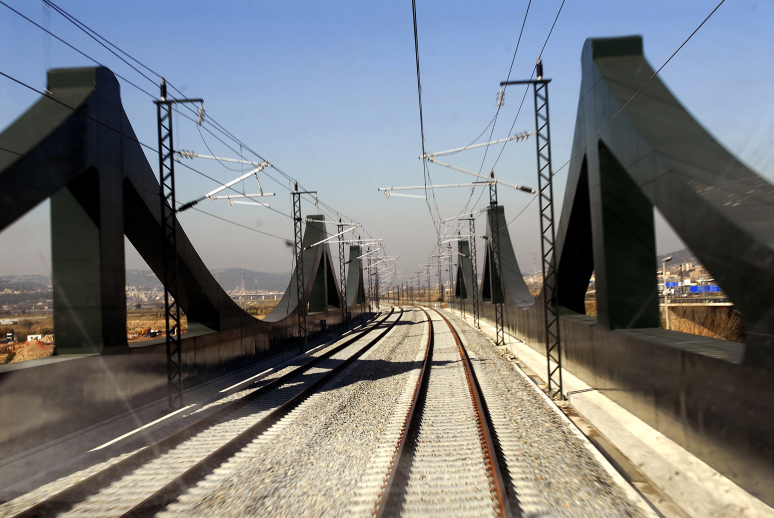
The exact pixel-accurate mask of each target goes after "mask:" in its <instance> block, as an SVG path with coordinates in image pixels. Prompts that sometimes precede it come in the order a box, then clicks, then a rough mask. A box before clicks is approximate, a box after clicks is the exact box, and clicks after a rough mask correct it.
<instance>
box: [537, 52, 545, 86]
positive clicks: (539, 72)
mask: <svg viewBox="0 0 774 518" xmlns="http://www.w3.org/2000/svg"><path fill="white" fill-rule="evenodd" d="M536 68H537V78H538V81H540V80H541V79H543V61H542V60H541V59H540V57H539V56H538V59H537V66H536Z"/></svg>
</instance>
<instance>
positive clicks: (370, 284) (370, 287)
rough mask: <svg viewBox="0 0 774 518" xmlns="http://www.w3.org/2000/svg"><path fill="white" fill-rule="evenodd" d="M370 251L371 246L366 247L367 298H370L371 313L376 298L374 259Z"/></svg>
mask: <svg viewBox="0 0 774 518" xmlns="http://www.w3.org/2000/svg"><path fill="white" fill-rule="evenodd" d="M370 252H371V247H370V246H369V247H367V248H366V253H368V295H367V298H368V312H369V313H370V312H371V304H372V302H373V300H374V283H373V271H372V270H371V264H372V262H373V261H372V260H371V254H370Z"/></svg>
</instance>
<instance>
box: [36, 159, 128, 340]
mask: <svg viewBox="0 0 774 518" xmlns="http://www.w3.org/2000/svg"><path fill="white" fill-rule="evenodd" d="M94 175H95V176H96V172H95V173H94ZM119 189H120V186H119ZM98 190H99V185H98V181H97V179H96V178H90V177H86V176H82V177H80V178H79V179H76V180H74V181H73V182H71V183H70V185H69V186H68V187H64V188H62V189H60V190H59V191H58V192H57V193H55V194H54V195H53V196H51V266H52V284H53V291H54V294H53V300H54V336H55V337H56V352H57V354H58V355H62V354H89V353H100V352H102V349H103V346H104V347H111V346H125V345H126V292H125V287H124V278H125V277H124V271H125V263H124V242H123V232H122V231H121V229H120V228H106V227H115V225H116V224H118V222H116V221H101V218H100V214H101V211H100V202H99V200H100V198H101V197H100V195H99V192H98ZM119 214H120V213H119Z"/></svg>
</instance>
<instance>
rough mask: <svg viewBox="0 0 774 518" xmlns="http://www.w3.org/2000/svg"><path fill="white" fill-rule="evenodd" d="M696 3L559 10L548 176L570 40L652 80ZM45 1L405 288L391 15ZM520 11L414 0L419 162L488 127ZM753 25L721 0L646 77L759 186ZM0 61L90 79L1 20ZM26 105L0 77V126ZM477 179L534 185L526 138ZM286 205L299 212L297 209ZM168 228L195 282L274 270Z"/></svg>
mask: <svg viewBox="0 0 774 518" xmlns="http://www.w3.org/2000/svg"><path fill="white" fill-rule="evenodd" d="M4 1H6V2H8V3H9V4H10V5H11V6H12V7H14V8H15V9H17V10H19V11H21V12H22V13H24V14H25V15H27V16H29V17H30V18H31V19H33V20H34V21H36V22H37V23H40V24H42V25H44V26H46V27H49V28H50V30H52V31H53V32H54V33H55V34H57V35H59V36H61V37H62V38H64V39H65V40H67V41H69V42H71V43H73V44H74V45H76V46H77V47H78V48H80V49H82V50H83V51H85V52H86V53H88V54H91V55H93V56H94V57H95V58H97V59H98V60H99V61H101V62H102V63H103V64H105V65H106V66H108V67H110V68H111V69H112V70H114V71H115V72H118V73H120V74H122V75H125V76H126V77H128V78H130V79H131V80H132V81H134V82H136V83H137V84H138V85H140V86H142V87H143V88H147V89H149V90H150V91H151V92H154V93H155V92H156V87H154V85H152V84H150V83H149V82H147V81H146V80H145V79H143V78H141V77H139V76H138V75H137V74H136V73H134V72H133V71H131V70H130V69H128V67H127V66H126V65H124V64H123V63H121V62H119V61H118V60H117V59H116V58H114V57H112V56H111V55H109V54H108V53H107V52H106V51H104V49H101V48H100V47H99V46H98V45H97V44H96V43H94V42H93V41H92V40H90V39H88V38H87V37H86V36H85V35H84V34H83V33H80V32H79V31H78V30H77V29H75V28H74V27H73V26H72V25H70V24H69V23H68V22H66V21H65V20H63V19H62V18H61V17H60V16H59V15H57V14H56V13H54V12H51V13H50V15H49V14H47V12H46V10H45V9H44V8H43V7H42V5H41V2H39V1H37V0H26V1H22V0H4ZM560 3H561V0H543V1H535V2H533V5H532V7H531V10H530V12H529V16H528V18H527V22H526V27H525V30H524V36H523V39H522V43H521V47H520V49H519V52H518V54H517V56H516V60H515V64H514V67H513V73H512V75H511V77H512V78H521V77H528V76H529V75H530V72H531V70H532V66H533V65H534V62H535V59H536V57H537V54H538V52H539V50H540V48H541V46H542V45H543V42H544V41H545V38H546V36H547V34H548V30H549V28H550V27H551V24H552V23H553V20H554V17H555V16H556V13H557V10H558V8H559V5H560ZM716 4H717V1H716V0H690V1H688V0H686V1H674V0H671V1H669V0H664V1H638V2H621V1H613V0H610V1H601V0H593V1H583V2H581V1H578V0H567V2H566V4H565V6H564V9H563V11H562V12H561V15H560V16H559V19H558V22H557V24H556V28H555V29H554V33H553V35H552V36H551V39H550V40H549V42H548V45H547V47H546V50H545V52H544V54H543V59H544V61H545V67H546V75H547V76H550V77H552V78H553V83H552V86H551V116H552V120H551V122H552V136H553V138H554V141H553V155H554V158H555V167H558V166H559V165H561V164H563V163H564V162H565V161H566V160H567V159H568V158H569V156H570V147H571V140H572V135H573V130H574V125H575V114H576V109H577V100H578V92H579V87H580V52H581V48H582V45H583V42H584V40H585V39H586V38H587V37H594V36H617V35H629V34H641V35H643V36H644V42H645V53H646V57H647V58H648V59H649V61H650V62H651V64H652V65H653V67H654V68H658V67H659V66H660V65H661V64H662V63H663V62H664V61H665V60H666V59H667V58H668V57H669V55H670V54H671V53H672V52H673V51H674V50H675V49H676V48H677V47H678V46H679V45H680V44H681V43H682V42H683V40H684V39H685V38H686V37H687V36H688V35H689V34H690V33H691V32H692V31H693V30H694V29H695V28H696V26H697V25H698V24H699V23H700V22H701V20H703V19H704V17H705V16H706V15H707V14H708V13H709V12H710V11H711V10H712V9H713V8H714V7H715V5H716ZM59 5H60V6H61V7H63V8H64V9H66V10H67V11H69V12H70V13H71V14H73V15H74V16H76V17H77V18H79V19H80V20H81V21H83V22H84V23H86V24H87V25H89V26H91V27H92V28H93V29H95V30H96V31H97V32H100V33H101V34H102V35H103V36H105V37H107V38H108V39H110V40H111V41H113V42H114V43H116V44H117V45H119V46H120V47H122V48H123V49H124V50H126V51H127V52H129V53H130V54H132V55H133V56H135V57H137V58H139V59H140V60H141V61H143V62H144V63H145V64H146V65H148V66H149V67H150V68H152V69H154V70H156V71H159V72H161V73H163V74H164V75H165V76H166V77H167V79H168V80H169V81H170V82H172V83H173V84H175V85H177V86H178V87H180V88H181V89H183V90H184V91H185V93H186V94H187V95H189V96H192V97H203V98H204V99H205V108H206V109H207V113H208V114H209V115H211V116H213V117H214V118H215V119H216V120H218V121H219V122H220V123H221V124H223V125H224V126H225V127H226V128H228V129H229V130H230V131H231V132H232V133H234V134H236V135H237V136H239V138H240V139H242V140H243V141H245V142H246V143H248V144H249V145H250V147H252V148H253V149H255V150H256V151H258V152H259V153H261V154H262V155H263V156H265V157H266V158H267V159H268V160H269V161H270V162H271V163H273V164H276V165H277V166H279V167H280V168H281V169H283V170H284V171H285V172H287V173H288V174H290V175H291V176H293V177H295V178H297V179H299V180H300V181H301V182H302V183H303V184H304V185H305V186H306V187H307V188H309V189H316V190H317V191H318V192H319V196H320V198H321V199H322V200H324V201H325V202H326V203H328V204H329V205H332V206H333V207H335V208H336V209H337V210H339V211H341V212H342V213H343V214H346V215H347V216H349V217H351V218H353V219H355V220H357V221H360V222H362V223H363V225H364V226H365V228H366V229H367V231H368V232H369V233H370V234H371V235H373V236H377V237H383V238H385V244H386V246H387V252H388V253H389V254H391V255H400V256H401V260H400V261H399V268H401V269H406V270H408V272H409V273H410V272H413V271H415V270H416V268H415V265H416V264H417V263H424V262H425V257H426V256H427V254H429V253H430V252H431V251H432V248H433V245H434V242H435V231H434V228H433V224H432V221H431V219H430V215H429V214H428V210H427V207H426V206H425V205H424V203H423V201H422V200H418V199H408V198H396V197H393V198H390V199H389V200H387V199H385V198H384V197H383V196H382V195H381V194H380V193H378V192H377V190H376V189H377V188H378V187H383V186H388V185H391V184H392V185H396V186H398V185H417V184H421V183H422V172H421V171H422V170H421V163H420V161H419V160H418V157H419V155H420V135H419V116H418V108H417V89H416V75H415V63H414V42H413V28H412V14H411V2H409V1H408V0H405V1H402V2H362V1H352V2H241V1H228V2H196V1H193V2H158V1H157V2H147V1H132V2H121V3H119V2H104V1H102V2H96V1H73V0H61V1H60V2H59ZM526 7H527V2H526V1H524V0H520V1H514V2H495V1H481V2H448V1H445V2H440V1H423V0H418V2H417V10H418V21H419V44H420V61H421V67H422V86H423V100H424V120H425V136H426V147H427V150H428V151H440V150H443V149H449V148H453V147H458V146H462V145H465V144H468V143H469V142H470V141H471V140H473V139H474V138H475V137H476V136H477V135H478V134H479V133H481V131H482V130H483V129H484V127H485V126H486V125H487V123H488V122H489V121H490V120H491V118H492V117H493V115H494V113H495V110H496V107H495V98H496V94H497V91H498V84H499V82H500V81H501V80H504V79H505V77H506V75H507V73H508V68H509V66H510V63H511V58H512V57H513V52H514V49H515V46H516V41H517V38H518V34H519V29H520V27H521V23H522V20H523V18H524V13H525V9H526ZM772 26H774V7H773V6H772V4H771V3H769V2H762V1H758V2H752V1H748V0H728V1H727V2H726V3H725V4H724V5H723V6H722V7H721V8H720V9H719V10H718V12H717V13H716V14H715V15H714V16H713V18H712V19H711V20H710V21H709V22H708V23H707V24H706V25H705V26H704V27H703V28H702V29H701V30H700V31H699V32H698V33H697V35H696V36H695V37H694V38H693V39H692V40H691V41H690V42H689V43H688V45H686V46H685V47H684V48H683V50H682V51H681V52H680V53H679V54H678V55H677V56H676V57H675V58H674V59H673V60H672V62H670V64H669V65H667V67H666V68H665V69H664V71H663V72H662V76H663V79H664V80H665V81H666V83H667V85H668V86H669V87H670V88H671V89H672V91H673V92H674V93H675V94H676V95H677V97H678V98H679V99H680V100H681V101H682V102H683V103H684V104H685V105H686V106H687V108H688V109H689V110H690V111H691V112H692V113H693V114H694V115H695V116H696V117H697V118H698V119H699V120H700V121H701V122H702V123H703V124H704V125H705V126H706V127H707V129H709V131H710V132H711V133H713V134H714V135H715V136H716V137H717V138H718V139H719V140H720V141H721V142H723V143H724V144H725V145H726V146H727V147H728V148H729V149H730V150H731V151H732V152H733V153H735V154H736V155H738V156H739V157H740V158H741V159H742V160H743V161H745V162H747V163H748V164H749V165H751V166H752V167H753V168H755V169H756V170H758V171H759V172H760V173H762V174H763V175H764V176H765V177H767V178H769V179H771V178H774V166H773V165H772V157H773V156H774V146H773V145H772V144H773V142H772V140H774V117H772V116H773V115H774V99H773V98H772V96H771V85H772V84H774V67H772V62H771V61H772V60H771V55H772V49H773V48H774V31H772V30H771V27H772ZM0 46H2V49H3V50H2V54H0V56H2V58H1V59H0V70H2V71H3V72H5V73H7V74H10V75H12V76H14V77H16V78H18V79H20V80H22V81H24V82H26V83H28V84H30V85H32V86H34V87H36V88H39V89H42V88H43V87H44V85H45V71H46V69H47V68H49V67H71V66H84V65H90V64H91V63H90V62H89V61H88V60H87V59H86V58H83V57H82V56H79V55H77V54H75V53H74V52H73V51H71V50H69V49H67V48H65V47H64V46H63V45H62V44H61V43H59V42H57V41H56V40H54V39H52V38H49V37H47V36H45V35H44V34H43V33H42V32H41V31H40V30H39V29H37V28H36V27H34V26H32V25H31V24H29V23H28V22H27V21H25V20H23V19H21V18H20V17H18V16H17V15H16V14H14V13H13V12H11V11H9V10H8V9H7V8H5V7H3V6H1V5H0ZM122 94H123V101H124V106H125V108H126V111H127V113H128V115H129V118H130V121H131V122H132V124H133V126H134V129H135V131H136V132H137V134H138V136H139V138H140V140H141V141H143V142H146V143H148V144H151V145H155V142H156V136H155V131H156V129H155V109H154V106H153V104H152V103H151V100H150V99H149V98H148V97H147V96H145V94H142V93H140V92H138V91H137V90H135V89H134V88H133V87H131V86H130V85H127V84H123V83H122ZM35 100H36V95H35V94H34V93H32V92H29V91H26V90H25V89H23V88H21V87H19V86H18V85H15V84H13V83H11V82H10V81H8V80H7V79H5V78H1V77H0V128H4V127H6V126H7V125H8V124H10V123H11V122H12V121H13V120H14V119H15V118H16V117H18V116H19V115H20V114H21V113H23V112H24V110H26V108H27V107H28V106H29V105H31V104H32V103H33V102H34V101H35ZM520 100H521V94H520V92H519V91H518V90H516V89H513V90H510V91H509V92H508V93H507V96H506V99H505V107H504V108H503V110H502V111H501V113H500V116H499V120H498V124H497V127H496V130H495V132H494V136H493V138H503V137H505V136H506V135H507V132H508V129H509V128H510V126H511V124H512V123H513V119H514V116H515V114H516V110H517V109H518V105H519V102H520ZM530 107H531V101H530V100H529V99H528V102H527V103H525V108H526V109H525V110H524V112H523V113H522V115H521V116H520V118H519V120H518V121H517V123H516V125H515V127H514V132H516V131H518V132H521V131H525V130H532V129H533V124H534V123H533V122H532V121H533V119H532V111H531V109H530ZM177 131H178V133H177V136H178V139H177V142H176V147H177V148H178V149H192V150H195V151H197V152H200V153H207V150H206V148H205V146H204V144H203V142H202V139H201V138H200V136H199V134H198V132H197V131H196V128H195V127H194V125H193V124H191V123H188V122H187V121H184V120H182V119H181V122H180V123H179V125H178V127H177ZM488 134H489V132H488V131H487V133H486V135H487V136H488ZM207 143H208V144H209V145H210V147H211V148H212V150H213V152H215V153H216V154H221V155H226V156H233V153H232V152H231V151H229V150H227V149H226V148H225V147H224V146H223V145H221V144H220V143H218V142H215V141H213V139H211V138H207ZM493 151H496V152H499V148H496V149H493ZM493 156H496V153H494V155H493V154H490V155H489V157H488V158H487V160H486V162H485V164H484V171H488V170H489V168H490V167H491V164H492V162H493V158H492V157H493ZM482 158H483V152H482V151H471V152H467V153H464V154H459V155H456V156H454V157H452V158H449V161H450V162H452V163H454V164H456V165H458V166H461V167H464V168H468V169H475V170H478V169H479V167H480V166H481V160H482ZM149 160H150V163H151V164H152V165H154V166H155V164H156V163H157V158H156V157H155V156H149ZM195 166H196V167H197V168H199V169H200V170H202V171H204V172H207V173H208V174H211V175H213V176H215V177H217V178H218V179H220V180H222V181H224V182H225V181H228V180H230V179H231V178H233V177H234V176H235V175H236V174H238V173H234V172H232V171H227V170H226V169H225V168H223V167H221V166H220V165H218V164H216V163H204V162H197V163H196V164H195ZM178 171H179V173H178V174H179V176H178V186H179V194H178V197H179V199H181V200H186V199H189V198H194V197H198V196H200V195H201V194H203V193H204V192H207V191H209V190H211V189H212V188H213V184H211V183H209V182H208V181H206V180H203V179H202V178H200V177H196V176H195V175H193V174H192V173H189V172H188V171H186V170H184V169H179V170H178ZM431 171H432V178H433V180H434V181H436V182H438V183H457V182H467V181H469V180H468V177H466V176H464V175H462V174H458V173H455V172H452V171H448V170H445V169H441V168H438V167H437V166H432V169H431ZM496 174H497V176H498V177H499V178H502V179H504V180H507V181H511V182H516V183H522V184H526V185H530V186H534V185H535V183H536V182H535V177H536V173H535V166H534V141H532V140H528V141H527V142H525V143H520V144H509V145H508V147H506V149H505V152H504V153H503V157H502V159H501V160H500V162H499V163H498V166H497V169H496ZM275 176H276V175H275ZM277 177H278V176H277ZM278 178H279V177H278ZM565 179H566V175H564V174H560V175H558V176H557V180H556V181H557V184H558V189H557V191H556V195H557V197H558V201H561V197H562V196H563V192H564V188H563V184H564V181H565ZM264 185H265V189H266V190H272V191H274V192H276V193H277V195H278V196H277V197H275V198H273V199H269V201H270V203H271V204H272V207H273V208H276V209H278V210H279V211H281V212H284V213H288V212H290V196H289V194H288V191H287V190H286V189H284V188H283V187H282V186H280V185H277V184H276V183H273V182H271V181H270V180H268V179H266V180H265V182H264ZM283 185H285V184H283ZM247 188H252V184H248V186H247ZM500 194H501V196H500V199H501V202H502V203H503V204H504V205H505V207H506V215H507V216H508V217H509V219H510V218H511V217H513V216H514V215H515V214H516V213H518V212H519V211H520V210H521V209H522V208H523V207H524V205H525V204H526V203H527V202H528V201H529V199H530V197H529V196H528V195H525V194H523V193H515V192H506V191H505V190H504V189H501V191H500ZM437 197H438V203H439V206H440V210H441V213H442V215H443V216H450V215H453V214H456V213H457V212H458V211H459V210H460V209H461V207H462V206H463V204H464V203H465V201H466V200H467V197H468V192H466V191H464V190H459V191H456V192H454V191H451V190H448V189H447V190H443V191H438V193H437ZM475 198H478V193H476V194H475ZM475 198H474V200H475ZM485 198H486V195H484V197H483V198H482V202H483V200H484V199H485ZM207 203H209V205H207V206H206V207H205V206H202V208H205V209H206V210H209V211H211V212H213V213H215V214H218V215H220V216H222V217H226V218H229V219H232V220H234V221H237V222H239V223H241V224H243V225H246V226H248V227H251V228H256V229H259V230H262V231H266V232H270V233H273V234H277V235H280V236H283V237H287V238H292V223H291V221H290V220H289V219H287V218H284V217H282V216H280V215H278V214H276V213H273V212H270V211H268V210H265V209H258V208H254V207H227V206H226V205H225V203H219V202H215V201H209V202H207ZM304 210H305V212H306V213H309V214H311V213H314V212H315V211H314V207H313V206H311V205H310V204H306V205H305V207H304ZM536 213H537V207H536V204H533V205H532V206H530V207H529V209H528V210H527V211H525V213H524V214H523V216H522V217H520V218H519V219H518V220H516V221H515V222H514V223H513V224H512V225H511V228H510V231H511V235H512V236H513V238H514V242H515V243H518V250H517V251H516V254H517V256H518V257H519V259H520V261H521V262H522V263H523V269H524V270H526V271H530V270H531V269H532V254H533V252H535V251H537V250H538V247H539V241H538V230H537V216H536ZM47 221H48V209H47V206H46V205H45V204H44V205H42V206H41V207H39V208H38V209H35V210H34V211H32V212H31V213H30V214H29V215H28V216H26V217H25V218H24V219H23V220H21V221H20V222H18V223H17V224H15V225H14V226H12V227H11V228H9V229H6V231H4V232H3V233H0V247H1V248H2V249H3V250H4V253H3V259H2V264H0V275H3V274H22V273H48V272H47V270H48V268H50V266H48V265H49V264H50V257H49V255H50V251H49V244H48V240H49V236H48V222H47ZM181 221H182V224H183V226H184V228H185V229H186V231H187V232H188V233H189V235H190V236H191V238H192V240H193V242H194V244H195V246H196V247H197V249H198V251H199V253H200V254H201V255H202V257H203V259H204V261H205V263H206V264H207V265H208V266H209V267H210V268H212V269H216V268H225V267H232V266H233V267H240V266H242V267H244V268H247V269H251V270H260V271H270V272H273V271H289V268H290V249H289V248H287V247H286V246H285V245H284V244H283V242H282V241H280V240H277V239H273V238H269V237H265V236H261V235H259V234H256V233H253V232H250V231H248V230H244V229H241V228H238V227H234V226H231V225H227V224H224V223H221V222H218V221H217V220H213V219H212V218H208V217H206V216H203V215H200V214H197V213H194V212H191V211H189V212H186V213H185V214H183V215H182V216H181ZM479 224H480V225H481V224H483V220H480V222H479ZM681 246H682V245H680V244H679V242H677V241H676V240H675V239H674V238H673V237H670V236H669V234H668V232H664V231H662V230H660V231H659V249H660V251H662V252H664V251H671V250H674V249H676V248H680V247H681ZM8 250H14V251H15V252H14V253H9V252H8ZM17 252H18V253H17ZM127 257H128V267H130V268H139V267H144V265H143V264H142V263H141V261H140V260H139V259H138V258H137V256H136V253H133V252H132V251H131V250H128V251H127Z"/></svg>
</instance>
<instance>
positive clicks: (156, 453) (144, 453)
mask: <svg viewBox="0 0 774 518" xmlns="http://www.w3.org/2000/svg"><path fill="white" fill-rule="evenodd" d="M393 312H394V308H392V309H391V310H390V312H389V313H388V314H387V316H385V317H384V318H383V319H382V320H381V321H379V322H376V323H372V324H371V325H367V326H366V327H365V328H363V329H362V330H360V331H358V332H356V333H353V335H351V336H350V337H349V338H348V339H347V340H345V341H344V342H342V343H341V344H339V345H337V346H336V347H334V348H332V349H331V350H329V351H327V352H326V353H324V354H322V355H320V356H318V357H313V358H311V359H310V360H309V361H307V362H305V363H303V364H302V365H299V366H298V367H297V368H295V369H293V370H292V371H290V372H288V373H286V374H283V375H282V376H280V377H278V378H276V379H274V380H272V381H271V382H269V383H267V384H266V385H264V386H262V387H260V388H258V389H257V390H255V391H253V392H251V393H250V394H248V395H246V396H244V397H242V398H240V399H237V400H235V401H233V402H231V403H228V404H226V405H225V406H224V407H223V408H221V409H220V410H218V411H216V412H214V413H212V414H210V415H208V416H207V417H204V418H202V419H200V420H198V421H196V422H194V423H191V424H189V425H187V426H186V427H184V428H182V429H180V430H178V431H177V432H175V433H173V434H171V435H168V436H167V437H165V438H164V439H161V440H159V441H157V442H155V443H153V444H151V445H148V446H146V447H144V448H142V449H141V450H139V451H137V452H135V453H133V454H131V455H129V456H128V457H126V458H125V459H122V460H120V461H119V462H116V463H115V464H112V465H110V466H108V467H106V468H105V469H103V470H101V471H99V472H98V473H95V474H94V475H91V476H89V477H88V478H85V479H84V480H82V481H80V482H77V483H75V484H74V485H72V486H70V487H68V488H66V489H64V490H62V491H60V492H58V493H56V494H54V495H52V496H50V497H48V498H47V499H45V500H43V501H41V502H38V503H37V504H35V505H33V506H31V507H29V508H27V509H25V510H24V511H22V512H20V513H18V514H16V515H15V517H16V518H38V517H47V516H53V515H56V514H59V513H62V512H65V511H67V510H68V509H70V508H71V507H72V506H74V505H75V504H77V503H78V502H81V501H83V500H85V499H86V498H88V497H89V496H91V495H93V494H95V493H97V492H99V491H100V490H101V489H103V488H105V487H107V486H109V485H110V484H111V483H113V482H114V481H116V480H119V479H121V478H122V477H124V476H126V475H128V474H129V473H131V472H132V471H134V470H136V469H137V468H139V467H141V466H142V465H144V464H147V463H148V462H150V461H151V460H153V459H154V458H157V457H160V456H161V455H163V454H164V453H166V452H168V451H170V450H171V449H173V448H175V447H176V446H178V445H180V444H182V443H183V442H185V441H187V440H188V439H190V438H191V437H194V436H195V435H197V434H199V433H200V432H202V431H204V430H206V429H207V428H210V427H211V426H213V425H215V424H216V423H217V422H218V421H219V420H221V419H222V418H224V417H226V416H228V415H229V414H232V413H233V412H236V411H238V410H239V409H240V408H242V407H243V406H245V405H247V404H249V403H251V402H252V401H255V400H256V399H258V398H260V397H261V396H264V395H265V394H267V393H269V392H271V391H272V390H274V389H277V388H279V387H281V386H282V385H284V384H285V383H287V382H288V381H289V380H291V379H293V378H295V377H297V376H299V375H301V374H303V373H304V372H306V371H308V370H309V369H311V368H312V367H314V366H315V365H317V364H318V363H320V362H321V361H323V360H325V359H327V358H329V357H330V356H332V355H334V354H336V353H338V352H339V351H341V350H342V349H344V348H346V347H348V346H349V345H351V344H353V343H354V342H356V341H357V340H359V339H361V338H362V337H363V336H364V335H366V334H367V333H369V332H371V331H372V330H373V329H375V328H376V327H378V326H379V325H380V324H382V323H384V322H386V321H387V319H388V318H390V316H391V315H392V313H393ZM396 321H397V320H396ZM393 325H394V324H393ZM260 381H261V380H257V381H255V382H254V383H253V384H252V385H248V386H246V387H244V388H243V389H242V390H247V389H249V388H250V387H251V386H254V385H255V384H258V383H260Z"/></svg>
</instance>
